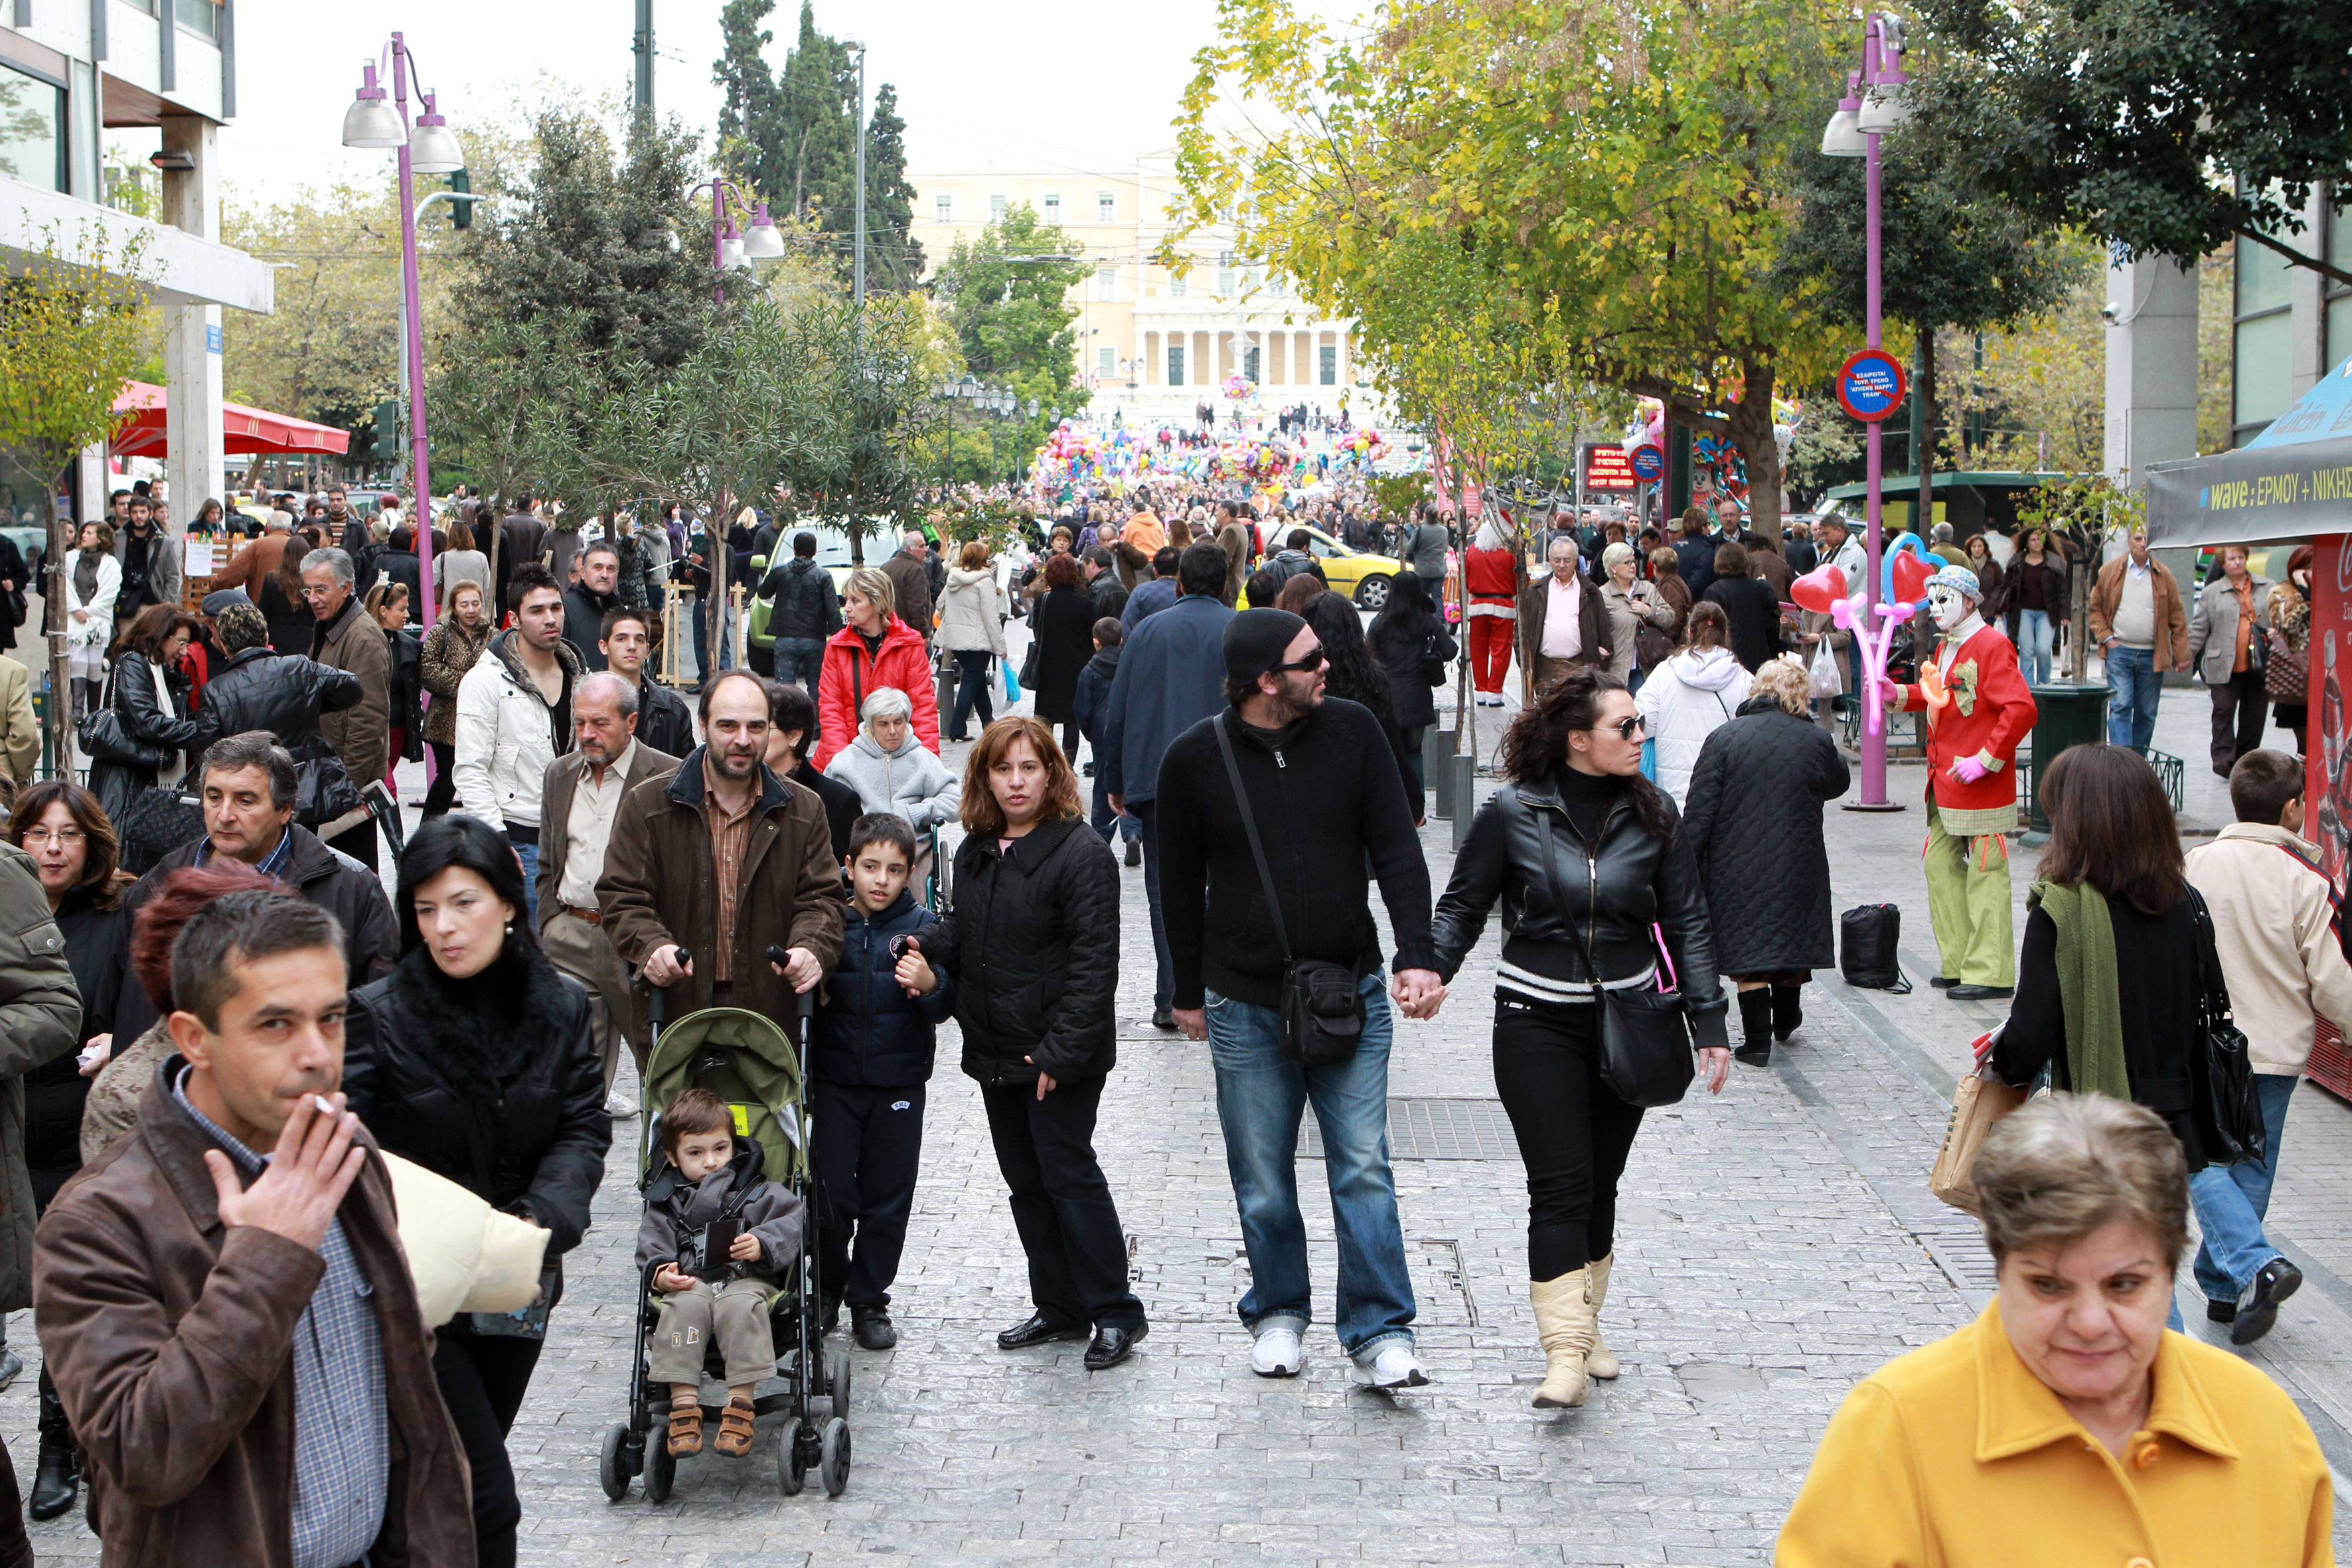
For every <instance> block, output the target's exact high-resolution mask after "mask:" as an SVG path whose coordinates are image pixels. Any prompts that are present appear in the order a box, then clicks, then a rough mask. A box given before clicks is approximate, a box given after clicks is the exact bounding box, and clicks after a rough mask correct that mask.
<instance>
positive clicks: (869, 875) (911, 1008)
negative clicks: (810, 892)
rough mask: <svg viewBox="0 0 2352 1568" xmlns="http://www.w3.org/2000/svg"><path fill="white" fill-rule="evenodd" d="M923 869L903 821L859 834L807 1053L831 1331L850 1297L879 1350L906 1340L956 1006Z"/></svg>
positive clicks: (880, 823) (862, 1329) (881, 820)
mask: <svg viewBox="0 0 2352 1568" xmlns="http://www.w3.org/2000/svg"><path fill="white" fill-rule="evenodd" d="M914 861H915V833H914V829H913V828H912V827H910V826H908V824H907V819H906V818H905V817H903V816H893V815H890V814H888V813H880V812H877V813H875V814H873V815H871V816H861V817H859V818H858V819H857V821H856V824H855V825H854V826H851V828H850V830H849V853H848V855H847V856H846V857H845V859H844V865H845V868H846V869H847V870H848V873H849V882H850V906H849V916H848V923H847V929H846V930H845V931H844V933H843V936H842V944H841V963H840V964H839V965H838V966H837V967H835V970H834V972H833V973H832V974H831V975H830V976H828V977H827V978H826V981H825V984H824V989H823V991H822V992H821V993H820V994H819V997H818V1001H817V1007H816V1014H815V1017H814V1031H813V1033H812V1036H811V1041H812V1045H811V1049H810V1052H809V1087H810V1099H811V1108H812V1111H813V1114H814V1117H815V1121H816V1127H815V1130H814V1135H813V1137H812V1140H811V1145H812V1147H811V1153H812V1156H813V1163H814V1169H815V1174H816V1184H817V1197H816V1211H817V1245H818V1247H819V1248H820V1251H819V1257H820V1258H821V1259H822V1262H821V1265H820V1267H821V1270H822V1273H821V1278H822V1279H824V1295H825V1300H824V1325H825V1329H826V1331H828V1332H830V1331H831V1330H832V1328H833V1326H834V1322H835V1319H836V1318H837V1317H838V1315H839V1313H840V1310H841V1303H842V1302H843V1301H844V1300H847V1301H848V1303H849V1320H850V1328H851V1331H853V1332H854V1333H855V1334H856V1336H857V1342H858V1343H859V1344H860V1345H861V1346H863V1347H864V1348H866V1349H867V1350H873V1351H879V1350H888V1349H889V1348H890V1347H891V1346H893V1345H895V1344H897V1343H898V1330H897V1329H896V1328H894V1327H893V1326H892V1325H891V1322H890V1311H889V1307H890V1282H891V1280H892V1279H895V1278H896V1277H897V1275H898V1254H899V1252H900V1250H901V1249H902V1248H903V1247H905V1246H906V1242H907V1216H908V1215H909V1214H910V1213H911V1212H913V1209H914V1206H915V1172H916V1168H917V1166H918V1165H919V1163H920V1162H921V1157H922V1144H923V1098H924V1092H925V1085H926V1084H927V1082H928V1081H929V1079H930V1076H931V1054H932V1049H933V1046H934V1043H935V1029H936V1026H937V1025H938V1023H939V1022H940V1019H942V1018H945V1017H947V1016H949V1015H950V1014H951V1013H953V1012H954V1011H955V999H954V996H953V994H952V992H951V991H950V984H949V980H948V976H947V971H946V970H945V968H944V967H941V968H936V969H935V968H933V967H932V966H931V964H930V963H929V962H928V960H927V959H926V957H925V954H924V952H922V951H921V949H922V948H924V947H929V948H930V949H931V950H932V953H933V956H937V951H938V947H939V943H938V942H937V941H936V940H932V941H926V940H925V939H927V938H931V937H932V934H933V933H934V932H935V931H938V930H939V926H940V921H939V917H938V916H936V915H934V914H932V913H931V911H930V910H927V909H925V908H923V907H922V905H921V904H919V903H918V902H917V901H916V900H915V895H914V893H913V892H912V891H911V890H910V889H908V886H907V879H908V870H909V868H911V867H912V866H913V865H914ZM899 938H911V939H913V941H912V942H911V943H909V942H900V941H898V939H899ZM893 948H898V949H901V950H903V951H900V952H893V951H892V950H893ZM853 1236H854V1237H855V1239H856V1258H855V1259H854V1260H853V1259H852V1258H851V1253H850V1244H851V1240H852V1237H853Z"/></svg>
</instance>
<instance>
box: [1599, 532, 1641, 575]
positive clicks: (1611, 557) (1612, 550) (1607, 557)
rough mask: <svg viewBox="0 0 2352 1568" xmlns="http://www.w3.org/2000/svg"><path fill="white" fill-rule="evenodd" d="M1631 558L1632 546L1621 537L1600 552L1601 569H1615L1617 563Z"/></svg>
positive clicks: (1605, 570)
mask: <svg viewBox="0 0 2352 1568" xmlns="http://www.w3.org/2000/svg"><path fill="white" fill-rule="evenodd" d="M1631 560H1633V546H1632V545H1630V544H1628V543H1626V542H1624V541H1623V540H1622V539H1621V540H1619V541H1618V542H1616V543H1614V544H1612V545H1611V546H1610V547H1609V548H1608V549H1606V550H1604V551H1602V552H1601V570H1602V571H1604V572H1614V571H1616V570H1617V563H1619V562H1620V561H1631Z"/></svg>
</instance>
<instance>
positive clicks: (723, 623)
mask: <svg viewBox="0 0 2352 1568" xmlns="http://www.w3.org/2000/svg"><path fill="white" fill-rule="evenodd" d="M778 640H779V641H781V640H782V639H781V638H779V639H778ZM709 657H710V605H709V603H707V602H706V601H704V600H702V599H699V598H698V599H696V600H695V601H694V661H695V665H696V667H697V668H700V666H701V665H702V664H703V662H704V661H705V660H707V659H709ZM732 668H735V616H734V615H733V614H732V613H731V612H730V611H728V610H726V609H721V610H720V611H719V668H718V669H715V670H714V669H705V670H703V671H702V679H703V680H704V682H705V683H708V682H709V680H710V679H712V678H713V677H714V676H716V675H718V674H719V671H721V670H729V669H732ZM809 690H810V691H811V692H812V693H814V691H815V690H816V688H814V686H812V687H810V688H809Z"/></svg>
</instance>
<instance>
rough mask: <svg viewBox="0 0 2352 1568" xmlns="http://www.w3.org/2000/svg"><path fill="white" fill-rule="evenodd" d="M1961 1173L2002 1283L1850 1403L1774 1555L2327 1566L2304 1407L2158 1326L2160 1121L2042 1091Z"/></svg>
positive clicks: (2180, 1202) (2169, 1220) (2170, 1196)
mask: <svg viewBox="0 0 2352 1568" xmlns="http://www.w3.org/2000/svg"><path fill="white" fill-rule="evenodd" d="M1974 1176H1975V1180H1976V1184H1977V1190H1978V1192H1979V1194H1980V1195H1981V1197H1982V1200H1983V1212H1984V1225H1985V1240H1986V1242H1987V1244H1988V1245H1989V1246H1990V1247H1991V1248H1992V1254H1993V1257H1994V1259H1995V1260H1996V1261H1997V1262H1998V1263H1999V1264H2000V1292H1999V1294H1998V1295H1997V1296H1996V1297H1995V1299H1994V1300H1993V1303H1992V1304H1991V1305H1990V1306H1988V1307H1987V1308H1986V1309H1985V1310H1984V1312H1983V1314H1982V1315H1981V1316H1979V1318H1978V1319H1977V1321H1975V1322H1974V1323H1971V1324H1970V1325H1969V1327H1967V1328H1965V1329H1962V1330H1961V1331H1959V1332H1958V1333H1956V1334H1953V1335H1952V1336H1950V1337H1949V1338H1948V1339H1945V1340H1941V1341H1938V1342H1937V1343H1935V1344H1932V1345H1928V1346H1927V1347H1926V1348H1925V1349H1922V1350H1917V1351H1914V1352H1911V1353H1910V1354H1908V1355H1906V1356H1903V1357H1900V1358H1898V1359H1897V1360H1895V1361H1893V1362H1890V1363H1888V1364H1886V1365H1885V1366H1884V1367H1881V1368H1880V1369H1879V1370H1878V1371H1877V1372H1875V1373H1872V1374H1871V1375H1870V1376H1869V1377H1867V1378H1865V1379H1864V1381H1863V1383H1862V1384H1861V1385H1860V1386H1859V1387H1857V1388H1856V1389H1855V1390H1854V1391H1853V1394H1850V1395H1848V1396H1847V1398H1846V1402H1845V1404H1844V1405H1843V1406H1842V1407H1840V1409H1839V1410H1838V1413H1837V1415H1835V1416H1833V1417H1832V1418H1831V1421H1830V1426H1829V1430H1828V1431H1827V1432H1826V1433H1824V1434H1823V1435H1822V1446H1821V1449H1820V1451H1819V1452H1818V1453H1816V1454H1815V1455H1814V1457H1813V1468H1812V1472H1811V1474H1810V1475H1809V1476H1807V1477H1806V1479H1805V1486H1804V1489H1803V1491H1801V1493H1799V1494H1798V1497H1797V1505H1796V1507H1795V1508H1793V1509H1791V1510H1790V1512H1789V1519H1788V1522H1787V1523H1786V1524H1785V1525H1784V1526H1783V1527H1782V1528H1781V1531H1780V1548H1779V1551H1778V1553H1777V1554H1776V1557H1775V1562H1776V1563H1778V1564H1779V1565H1780V1568H2175V1565H2176V1564H2195V1565H2200V1568H2201V1565H2204V1564H2220V1563H2227V1564H2229V1565H2230V1568H2321V1565H2324V1564H2333V1563H2334V1562H2335V1561H2336V1558H2335V1552H2334V1549H2333V1547H2332V1545H2331V1536H2330V1531H2331V1529H2332V1518H2333V1514H2334V1511H2335V1498H2334V1495H2333V1492H2332V1490H2331V1489H2330V1487H2329V1483H2328V1469H2327V1462H2326V1459H2325V1458H2322V1457H2321V1455H2320V1451H2319V1445H2318V1443H2317V1441H2316V1440H2315V1439H2314V1438H2313V1436H2312V1435H2311V1428H2310V1426H2308V1425H2307V1424H2306V1423H2305V1420H2304V1418H2303V1415H2302V1413H2301V1412H2300V1411H2298V1410H2297V1409H2296V1408H2295V1407H2294V1402H2293V1401H2292V1400H2290V1399H2289V1398H2288V1397H2287V1395H2286V1394H2284V1392H2283V1391H2282V1390H2281V1389H2280V1388H2279V1386H2278V1385H2277V1384H2274V1383H2273V1382H2272V1381H2271V1380H2270V1379H2269V1378H2268V1377H2266V1376H2264V1375H2263V1373H2262V1371H2261V1370H2260V1369H2259V1368H2257V1367H2254V1366H2252V1365H2250V1364H2248V1363H2245V1362H2242V1361H2240V1360H2239V1359H2238V1358H2237V1357H2235V1356H2232V1355H2231V1354H2229V1353H2227V1352H2223V1351H2221V1350H2217V1349H2215V1348H2213V1347H2211V1346H2210V1345H2207V1344H2204V1343H2202V1342H2199V1341H2196V1340H2192V1339H2189V1338H2187V1337H2186V1336H2184V1335H2181V1334H2179V1333H2170V1332H2167V1331H2166V1330H2165V1327H2164V1321H2165V1314H2166V1311H2167V1309H2168V1306H2169V1304H2170V1301H2171V1299H2172V1279H2173V1274H2174V1270H2175V1269H2176V1268H2178V1266H2179V1261H2180V1254H2181V1249H2182V1248H2183V1247H2186V1246H2187V1245H2188V1210H2189V1182H2188V1175H2187V1171H2186V1168H2185V1166H2184V1165H2183V1163H2182V1159H2181V1153H2180V1144H2179V1140H2177V1139H2176V1138H2174V1137H2173V1135H2172V1132H2171V1131H2170V1130H2169V1129H2168V1128H2167V1127H2166V1126H2165V1124H2164V1122H2163V1121H2161V1120H2159V1119H2158V1117H2157V1116H2156V1114H2155V1113H2154V1112H2152V1111H2149V1110H2146V1109H2144V1108H2142V1107H2140V1106H2137V1105H2131V1104H2127V1103H2126V1102H2125V1101H2122V1100H2111V1099H2107V1098H2105V1097H2102V1096H2098V1095H2069V1094H2058V1095H2053V1096H2050V1097H2049V1098H2047V1099H2043V1100H2036V1101H2034V1102H2033V1103H2032V1104H2031V1105H2029V1106H2027V1107H2026V1108H2025V1109H2024V1110H2020V1111H2019V1112H2017V1114H2015V1115H2014V1116H2011V1117H2010V1118H2009V1119H2008V1120H2007V1121H2004V1122H2002V1123H2001V1125H2000V1127H1999V1128H1997V1129H1995V1130H1994V1131H1993V1133H1992V1135H1991V1136H1990V1138H1988V1139H1987V1140H1986V1141H1985V1147H1984V1150H1983V1152H1981V1153H1980V1154H1979V1156H1978V1159H1977V1163H1976V1166H1975V1169H1974Z"/></svg>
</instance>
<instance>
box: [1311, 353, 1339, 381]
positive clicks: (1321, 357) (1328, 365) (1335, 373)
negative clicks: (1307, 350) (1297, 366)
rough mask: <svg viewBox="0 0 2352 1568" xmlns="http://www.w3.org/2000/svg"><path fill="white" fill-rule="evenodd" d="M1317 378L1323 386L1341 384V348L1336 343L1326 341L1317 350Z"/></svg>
mask: <svg viewBox="0 0 2352 1568" xmlns="http://www.w3.org/2000/svg"><path fill="white" fill-rule="evenodd" d="M1315 380H1316V382H1317V384H1319V385H1323V386H1337V385H1339V346H1338V345H1337V344H1335V343H1325V344H1324V345H1322V346H1321V347H1320V348H1318V349H1317V350H1316V351H1315Z"/></svg>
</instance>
